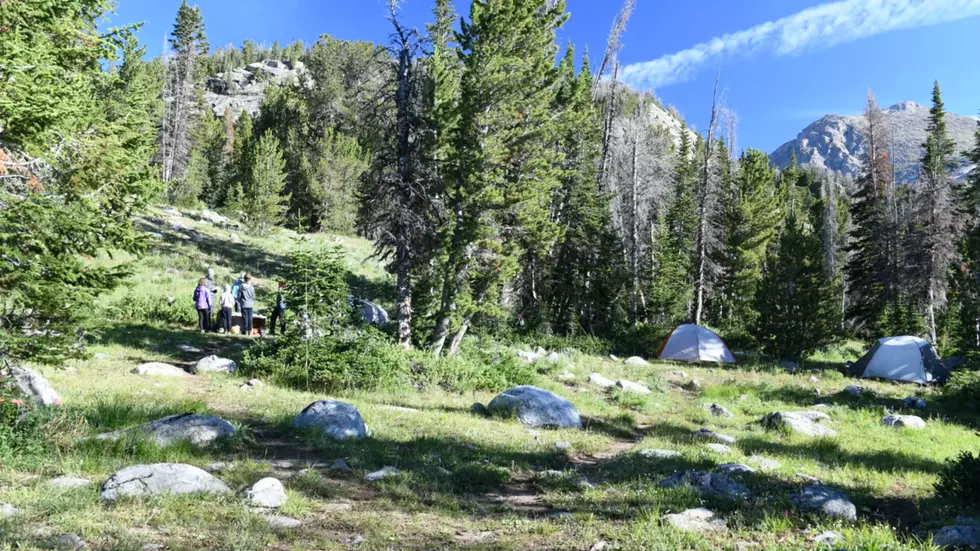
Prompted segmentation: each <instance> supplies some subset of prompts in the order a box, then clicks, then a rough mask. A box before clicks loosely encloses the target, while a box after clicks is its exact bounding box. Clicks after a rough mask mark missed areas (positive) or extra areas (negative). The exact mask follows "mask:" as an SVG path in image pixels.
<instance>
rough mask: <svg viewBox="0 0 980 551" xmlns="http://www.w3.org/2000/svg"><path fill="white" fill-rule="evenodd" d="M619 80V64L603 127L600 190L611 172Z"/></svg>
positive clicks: (614, 76) (614, 75)
mask: <svg viewBox="0 0 980 551" xmlns="http://www.w3.org/2000/svg"><path fill="white" fill-rule="evenodd" d="M617 78H619V62H617V63H616V66H615V67H613V76H612V90H611V91H610V93H609V106H608V107H607V108H606V120H605V122H604V124H603V127H602V156H601V158H600V161H599V190H600V191H601V190H602V184H603V183H604V182H605V181H606V172H608V170H609V149H610V147H611V146H612V127H613V122H614V120H615V111H616V84H617V80H616V79H617Z"/></svg>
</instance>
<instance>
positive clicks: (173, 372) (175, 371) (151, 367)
mask: <svg viewBox="0 0 980 551" xmlns="http://www.w3.org/2000/svg"><path fill="white" fill-rule="evenodd" d="M132 373H133V374H134V375H146V376H150V377H188V376H190V374H189V373H187V372H186V371H184V370H183V369H181V368H179V367H177V366H175V365H170V364H165V363H162V362H149V363H145V364H141V365H138V366H136V367H135V368H133V371H132Z"/></svg>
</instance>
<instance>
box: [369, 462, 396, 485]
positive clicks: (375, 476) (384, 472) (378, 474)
mask: <svg viewBox="0 0 980 551" xmlns="http://www.w3.org/2000/svg"><path fill="white" fill-rule="evenodd" d="M399 472H400V471H399V470H398V469H396V468H395V467H390V466H389V467H382V468H381V469H379V470H377V471H374V472H373V473H369V474H366V475H364V480H367V481H368V482H377V481H378V480H381V479H382V478H389V477H392V476H397V475H398V473H399Z"/></svg>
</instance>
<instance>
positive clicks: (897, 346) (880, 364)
mask: <svg viewBox="0 0 980 551" xmlns="http://www.w3.org/2000/svg"><path fill="white" fill-rule="evenodd" d="M848 373H850V375H851V376H854V377H863V378H877V379H889V380H892V381H905V382H909V383H919V384H922V385H925V384H929V383H932V382H942V381H945V380H946V377H947V376H948V375H949V371H948V370H947V369H946V366H944V365H943V362H942V361H941V360H940V359H939V356H938V355H937V354H936V350H935V349H934V348H933V347H932V344H931V343H929V341H927V340H924V339H920V338H918V337H908V336H904V337H887V338H884V339H880V340H879V341H878V342H877V343H876V344H875V345H874V346H873V347H872V348H871V350H869V351H868V353H867V354H865V355H864V357H863V358H861V359H860V360H858V361H857V362H856V363H854V364H852V365H851V366H850V367H849V368H848Z"/></svg>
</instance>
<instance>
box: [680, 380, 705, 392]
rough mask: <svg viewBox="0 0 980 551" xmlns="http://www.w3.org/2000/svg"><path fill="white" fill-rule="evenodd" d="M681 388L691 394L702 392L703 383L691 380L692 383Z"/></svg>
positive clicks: (689, 382)
mask: <svg viewBox="0 0 980 551" xmlns="http://www.w3.org/2000/svg"><path fill="white" fill-rule="evenodd" d="M681 388H683V389H684V390H687V391H690V392H701V382H700V381H698V380H697V379H691V380H690V381H688V382H686V383H684V386H682V387H681Z"/></svg>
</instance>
